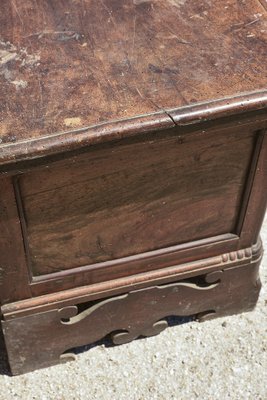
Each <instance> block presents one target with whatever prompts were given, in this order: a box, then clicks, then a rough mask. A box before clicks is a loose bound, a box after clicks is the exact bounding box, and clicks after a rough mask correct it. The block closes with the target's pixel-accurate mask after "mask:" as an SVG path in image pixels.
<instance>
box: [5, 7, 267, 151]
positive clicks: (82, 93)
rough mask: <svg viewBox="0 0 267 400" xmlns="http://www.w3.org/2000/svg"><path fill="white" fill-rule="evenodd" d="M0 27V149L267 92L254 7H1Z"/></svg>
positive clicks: (259, 13)
mask: <svg viewBox="0 0 267 400" xmlns="http://www.w3.org/2000/svg"><path fill="white" fill-rule="evenodd" d="M0 26H1V38H0V82H1V85H0V96H1V107H0V138H1V141H2V144H6V143H16V142H19V141H21V140H25V139H27V140H32V139H33V138H37V137H43V136H49V135H53V134H54V133H56V132H60V131H66V130H69V131H71V130H77V129H78V128H82V127H86V126H87V127H88V126H92V125H95V124H99V123H102V122H109V121H113V120H121V119H129V118H132V117H135V116H138V115H144V114H149V113H153V112H158V111H160V112H164V110H166V109H172V108H179V107H181V106H183V105H187V104H195V103H198V102H200V101H207V100H214V99H218V98H224V97H226V96H235V95H236V94H240V93H244V92H251V91H255V90H261V89H265V88H266V82H267V74H266V48H267V47H266V10H265V9H264V8H263V7H262V5H261V4H260V2H259V1H258V0H247V1H245V2H237V1H235V0H227V1H220V0H214V1H213V2H210V1H208V0H201V1H197V2H196V1H194V0H188V1H186V2H179V1H171V0H168V1H165V0H157V1H153V0H151V1H147V0H146V1H133V0H105V1H101V2H99V1H97V0H75V1H71V0H65V1H64V2H63V1H58V2H57V5H56V6H55V4H54V2H53V1H50V0H45V1H40V0H37V1H36V0H25V1H23V2H21V1H19V0H13V1H12V2H11V1H9V0H2V1H1V14H0ZM25 99H27V101H25ZM29 147H30V144H29ZM3 148H4V147H3Z"/></svg>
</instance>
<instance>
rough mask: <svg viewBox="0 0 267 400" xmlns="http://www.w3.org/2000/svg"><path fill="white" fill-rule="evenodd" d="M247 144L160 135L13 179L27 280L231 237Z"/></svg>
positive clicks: (250, 143)
mask: <svg viewBox="0 0 267 400" xmlns="http://www.w3.org/2000/svg"><path fill="white" fill-rule="evenodd" d="M254 143H255V134H253V132H250V131H248V132H244V130H243V129H242V131H241V132H240V131H239V130H238V129H235V130H233V131H232V132H231V131H230V132H226V133H221V134H220V135H219V136H218V137H216V138H214V135H212V134H209V133H206V134H205V135H199V136H198V135H187V136H180V137H179V138H177V137H176V135H174V136H172V135H168V134H167V133H165V135H164V137H158V138H154V139H153V140H151V139H150V140H147V141H140V142H138V143H131V141H129V142H128V143H127V141H125V142H122V143H121V144H116V145H113V146H108V147H106V148H103V147H102V148H101V147H100V148H99V149H98V150H93V151H91V152H89V153H87V154H86V155H85V156H83V157H80V158H78V159H76V160H75V159H74V160H73V162H72V163H69V165H66V164H65V165H64V164H63V165H62V166H61V167H57V166H55V167H51V168H49V169H45V170H41V171H39V170H36V171H34V172H32V173H28V174H25V175H22V176H21V177H20V178H19V179H18V185H19V188H20V195H21V200H22V202H23V210H24V218H25V224H26V229H25V240H26V243H28V245H29V255H30V259H29V264H30V266H31V268H32V274H33V276H38V275H44V274H50V273H53V272H57V271H61V270H65V269H70V268H74V267H80V266H84V265H88V264H95V263H98V262H103V261H107V260H114V259H119V258H122V257H126V256H130V255H134V254H139V253H144V252H147V251H152V250H156V249H159V248H164V247H170V246H173V245H177V244H181V243H186V242H188V241H194V240H200V239H204V238H207V237H212V236H215V235H222V234H227V233H233V234H234V233H235V226H236V223H237V216H238V212H239V208H240V203H241V197H242V194H243V191H244V186H245V179H246V176H247V173H248V168H249V165H250V161H251V157H252V153H253V149H254ZM137 154H138V157H136V155H137ZM225 198H227V203H226V202H225ZM189 199H190V201H189ZM199 210H202V212H201V213H199Z"/></svg>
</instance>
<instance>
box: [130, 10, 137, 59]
mask: <svg viewBox="0 0 267 400" xmlns="http://www.w3.org/2000/svg"><path fill="white" fill-rule="evenodd" d="M135 35H136V15H135V16H134V21H133V40H132V51H131V60H132V62H133V61H134V47H135Z"/></svg>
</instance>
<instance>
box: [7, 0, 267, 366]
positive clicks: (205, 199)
mask: <svg viewBox="0 0 267 400" xmlns="http://www.w3.org/2000/svg"><path fill="white" fill-rule="evenodd" d="M2 3H3V4H2V7H1V9H2V10H1V14H0V27H1V31H0V84H1V86H0V102H1V103H0V305H1V316H2V328H3V333H4V338H5V343H6V347H7V352H8V357H9V362H10V367H11V371H12V373H13V374H19V373H23V372H27V371H30V370H33V369H35V368H40V367H46V366H50V365H53V364H55V363H58V362H61V361H66V360H68V359H70V358H72V353H71V349H73V348H74V347H76V346H80V345H84V344H87V343H93V342H96V341H98V340H100V339H103V338H104V337H106V336H107V335H109V336H110V337H111V338H112V340H113V342H114V343H115V344H121V343H125V342H128V341H130V340H133V339H135V338H137V337H139V336H150V335H154V334H156V333H159V332H160V331H162V330H163V329H164V328H166V327H167V326H168V322H167V319H168V318H167V317H169V316H173V315H176V316H191V317H194V318H196V319H197V320H203V319H207V318H212V317H216V316H222V315H229V314H233V313H237V312H242V311H247V310H251V309H253V307H254V306H255V304H256V301H257V298H258V293H259V289H260V281H259V277H258V266H259V263H260V260H261V256H262V244H261V241H260V238H259V231H260V228H261V223H262V220H263V217H264V213H265V208H266V200H267V133H266V132H267V91H266V90H265V89H266V83H267V70H266V58H267V57H266V54H267V44H266V32H267V18H266V2H265V0H261V1H259V0H246V1H243V2H237V1H234V0H226V1H219V0H214V1H213V2H210V1H208V0H201V1H194V0H187V1H186V0H183V1H181V0H168V1H163V0H157V1H152V0H105V1H101V2H99V1H96V0H83V1H82V0H75V1H70V0H66V1H64V2H51V1H49V0H45V1H37V2H36V1H33V0H25V1H24V2H21V1H18V0H14V1H12V2H10V1H8V0H3V1H2Z"/></svg>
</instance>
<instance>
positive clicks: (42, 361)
mask: <svg viewBox="0 0 267 400" xmlns="http://www.w3.org/2000/svg"><path fill="white" fill-rule="evenodd" d="M258 265H259V262H258V261H256V262H253V263H248V264H247V265H245V266H242V267H236V268H229V269H226V270H224V271H216V272H214V273H211V274H205V275H200V276H197V275H196V276H195V278H192V279H191V280H190V281H187V282H184V281H180V282H179V281H178V282H177V281H174V282H172V283H170V284H168V285H163V286H158V287H151V288H146V289H144V290H139V291H133V292H130V293H126V294H122V295H121V296H117V297H114V298H110V299H105V300H100V301H99V302H93V303H89V304H86V303H85V304H80V305H77V304H75V303H73V304H72V305H70V306H68V307H64V308H59V307H56V306H55V308H52V309H51V310H49V311H43V312H42V308H40V307H39V308H38V309H31V313H30V314H29V315H26V316H20V315H16V314H14V315H13V317H12V318H11V319H9V320H6V321H4V322H2V325H3V328H4V334H5V339H6V343H7V350H8V357H9V362H10V366H11V371H12V373H13V374H21V373H25V372H28V371H31V370H34V369H36V368H42V367H47V366H50V365H53V364H56V363H59V362H64V361H68V360H71V359H73V358H74V354H73V353H70V351H71V350H72V349H73V348H74V347H77V346H81V345H84V344H88V343H94V342H95V341H97V340H99V339H102V338H103V337H105V336H106V335H108V334H111V337H112V340H113V342H114V343H116V344H121V343H125V342H128V341H130V340H133V339H135V338H137V337H139V336H140V335H143V336H151V335H155V334H157V333H159V332H161V331H162V330H163V329H165V328H166V327H167V326H168V324H167V322H166V321H165V318H166V317H168V316H173V315H177V316H192V315H194V316H196V317H197V318H199V319H200V320H201V319H202V318H203V319H206V318H214V317H218V316H223V315H229V314H234V313H236V312H241V311H248V310H251V309H253V307H254V306H255V303H256V301H257V298H258V294H259V289H260V282H259V279H258ZM76 314H77V315H76ZM4 317H5V315H4ZM63 353H64V354H63Z"/></svg>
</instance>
